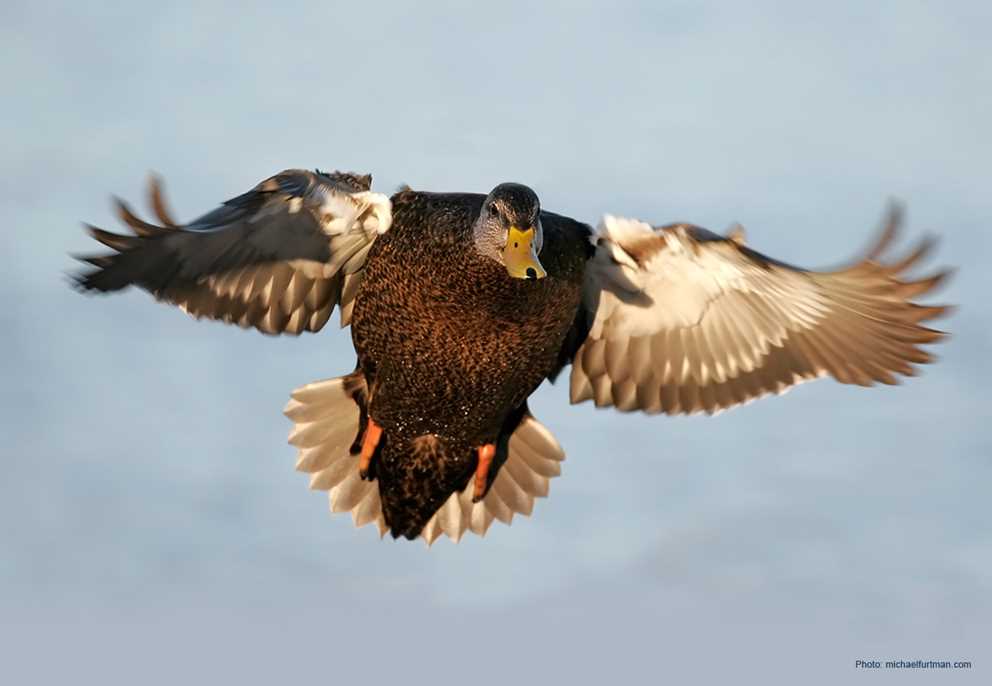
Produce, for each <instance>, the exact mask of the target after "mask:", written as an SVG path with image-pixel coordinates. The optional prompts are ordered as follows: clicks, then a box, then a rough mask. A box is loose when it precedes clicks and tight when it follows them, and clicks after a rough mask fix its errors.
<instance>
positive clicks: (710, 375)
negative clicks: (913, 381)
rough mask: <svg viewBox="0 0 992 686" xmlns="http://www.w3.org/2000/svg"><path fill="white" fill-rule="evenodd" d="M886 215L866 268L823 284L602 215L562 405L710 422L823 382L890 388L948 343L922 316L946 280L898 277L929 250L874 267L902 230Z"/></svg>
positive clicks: (742, 253)
mask: <svg viewBox="0 0 992 686" xmlns="http://www.w3.org/2000/svg"><path fill="white" fill-rule="evenodd" d="M900 219H901V212H900V211H899V209H898V208H893V209H892V211H890V213H889V215H888V217H887V219H886V221H885V224H884V227H883V229H882V231H881V233H880V236H879V238H878V239H877V240H876V241H875V242H874V244H873V245H872V247H871V248H870V249H869V250H868V251H867V253H866V254H865V256H864V257H863V258H861V259H860V260H858V261H856V262H855V263H854V264H851V265H849V266H847V267H844V268H841V269H837V270H834V271H823V272H816V271H808V270H803V269H799V268H797V267H793V266H790V265H787V264H785V263H783V262H779V261H777V260H774V259H772V258H769V257H767V256H765V255H762V254H761V253H758V252H756V251H754V250H752V249H750V248H748V247H746V246H745V245H743V238H742V235H743V234H740V233H735V234H733V235H731V236H728V237H726V238H724V237H720V236H717V235H716V234H713V233H711V232H709V231H706V230H705V229H700V228H698V227H694V226H691V225H687V224H672V225H669V226H665V227H659V228H653V227H650V226H648V225H647V224H644V223H643V222H638V221H634V220H627V219H617V218H613V217H609V216H607V217H606V219H605V220H604V223H603V224H602V225H601V226H600V235H599V239H598V243H597V249H596V254H595V255H594V256H593V258H592V261H591V262H590V266H589V269H588V270H587V276H586V284H585V297H584V307H585V309H586V312H587V315H588V317H589V320H590V321H589V332H590V333H589V336H588V337H587V339H586V340H585V342H584V343H583V344H582V346H581V347H580V348H579V349H578V352H577V353H576V355H575V358H574V360H573V365H572V378H571V383H572V393H571V398H572V402H581V401H583V400H588V399H590V398H591V399H593V400H594V401H595V403H596V405H598V406H607V405H613V406H615V407H617V409H620V410H622V411H630V410H643V411H645V412H665V413H668V414H690V413H693V412H706V413H710V414H711V413H714V412H719V411H721V410H723V409H727V408H729V407H733V406H735V405H740V404H742V403H745V402H748V401H750V400H753V399H755V398H758V397H760V396H763V395H766V394H770V393H782V392H784V391H786V390H787V389H788V388H790V387H791V386H793V385H795V384H797V383H800V382H802V381H806V380H810V379H815V378H818V377H820V376H825V375H830V376H833V377H834V378H835V379H837V380H838V381H841V382H843V383H849V384H858V385H862V386H872V385H874V384H876V383H883V384H895V383H898V378H899V376H914V375H915V374H916V370H915V368H914V367H913V365H914V364H924V363H927V362H930V361H931V360H932V357H931V356H930V354H929V353H928V352H927V351H926V350H924V349H922V348H921V347H920V346H921V345H924V344H929V343H934V342H936V341H939V340H940V339H941V338H942V337H943V336H944V335H945V334H944V333H943V332H941V331H937V330H935V329H931V328H928V327H926V326H924V325H923V324H921V322H926V321H928V320H930V319H933V318H936V317H939V316H941V315H944V314H946V313H947V311H948V310H949V308H948V306H946V305H921V304H917V303H914V302H911V300H910V299H911V298H915V297H918V296H922V295H926V294H929V293H930V292H932V291H933V290H935V289H936V288H938V287H939V286H941V285H942V284H943V283H945V282H946V280H947V278H948V276H949V275H950V273H951V272H950V271H949V270H942V271H938V272H936V273H933V274H926V275H922V276H919V277H915V278H907V277H906V275H905V272H906V271H907V270H908V269H910V268H912V267H916V266H917V265H918V264H919V263H920V261H921V260H922V259H924V258H925V257H927V256H928V255H930V254H931V253H932V252H933V250H934V247H935V245H936V241H935V240H934V239H933V238H932V237H926V238H924V239H923V240H922V241H920V243H918V244H916V245H915V246H914V247H913V248H912V249H911V250H909V251H908V252H906V253H905V254H903V255H901V256H899V257H896V258H894V259H892V260H888V261H886V260H884V255H885V254H886V252H887V251H888V250H889V249H890V248H891V246H892V244H893V241H894V240H895V238H896V236H897V234H898V231H899V227H900Z"/></svg>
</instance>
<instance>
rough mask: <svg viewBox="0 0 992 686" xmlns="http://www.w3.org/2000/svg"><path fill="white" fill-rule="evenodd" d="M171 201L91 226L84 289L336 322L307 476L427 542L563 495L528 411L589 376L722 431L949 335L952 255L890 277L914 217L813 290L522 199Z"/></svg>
mask: <svg viewBox="0 0 992 686" xmlns="http://www.w3.org/2000/svg"><path fill="white" fill-rule="evenodd" d="M150 204H151V206H152V208H153V210H154V212H155V214H156V216H157V217H158V219H159V221H160V225H157V224H151V223H148V222H145V221H144V220H142V219H140V218H138V217H137V216H136V215H135V214H134V213H133V212H132V211H131V210H130V208H128V207H127V205H125V204H124V203H122V202H119V203H118V213H119V216H120V218H121V219H122V221H123V222H124V223H125V224H126V225H127V226H128V227H130V229H131V231H132V233H133V235H118V234H112V233H109V232H106V231H103V230H101V229H97V228H95V227H90V229H89V230H90V234H91V235H92V236H93V237H94V238H95V239H96V240H97V241H99V242H101V243H103V244H104V245H106V246H107V247H109V248H111V249H112V250H113V251H114V252H112V253H110V254H104V255H95V256H89V257H84V258H81V259H83V260H84V261H86V262H87V263H89V264H90V265H92V266H93V267H94V269H92V270H90V271H87V272H85V273H82V274H80V275H79V276H78V277H77V284H78V285H79V287H80V288H82V289H84V290H89V291H102V292H109V291H116V290H120V289H122V288H125V287H127V286H130V285H135V286H138V287H140V288H143V289H145V290H147V291H149V292H151V293H152V294H153V295H154V296H155V297H156V298H158V299H161V300H164V301H167V302H170V303H173V304H176V305H179V306H180V307H182V308H183V309H185V310H186V311H187V312H189V313H190V314H192V315H194V316H196V317H197V318H200V317H207V318H211V319H217V320H221V321H225V322H230V323H236V324H238V325H240V326H244V327H253V328H256V329H258V330H260V331H263V332H265V333H268V334H280V333H286V334H293V335H295V334H299V333H301V332H302V331H318V330H320V329H321V328H322V327H323V326H324V324H325V323H326V322H327V320H328V318H329V317H330V314H331V310H332V309H333V308H334V306H335V305H339V306H340V308H341V322H342V325H347V324H349V323H351V325H352V340H353V342H354V346H355V350H356V352H357V355H358V365H357V368H355V370H354V371H353V372H352V373H350V374H348V375H346V376H343V377H339V378H336V379H328V380H324V381H318V382H314V383H312V384H307V385H306V386H303V387H301V388H298V389H297V390H296V391H294V392H293V394H292V400H291V401H290V403H289V405H288V406H287V408H286V414H287V415H288V416H289V417H290V419H291V420H292V421H293V422H294V424H295V428H294V429H293V432H292V433H291V435H290V442H291V443H292V444H293V445H295V446H297V447H298V448H299V460H298V462H297V468H298V469H299V470H301V471H304V472H307V473H309V474H311V475H312V477H311V487H312V488H316V489H320V490H327V491H329V492H330V501H331V509H332V510H333V511H336V512H338V511H347V512H351V513H352V516H353V518H354V520H355V523H356V524H358V525H364V524H367V523H372V522H375V523H376V524H377V526H378V528H379V530H380V532H382V533H384V532H385V531H387V530H389V531H391V532H392V535H393V536H394V537H398V536H405V537H408V538H413V537H416V536H418V535H420V536H422V537H423V538H424V539H425V540H426V541H427V542H428V543H430V542H432V541H433V540H434V539H435V538H437V537H438V536H439V535H440V534H441V533H445V534H447V535H448V536H450V537H451V538H452V539H454V540H458V539H459V538H460V537H461V536H462V534H463V533H464V532H465V531H472V532H474V533H477V534H480V535H481V534H484V533H485V532H486V530H487V529H488V527H489V526H490V524H491V522H492V521H493V520H494V519H498V520H500V521H502V522H505V523H509V521H510V519H511V518H512V517H513V515H514V514H530V512H531V509H532V508H533V504H534V499H535V498H537V497H542V496H545V495H547V493H548V484H549V481H550V479H551V478H553V477H555V476H557V475H558V474H559V471H560V466H559V463H560V462H561V460H563V459H564V453H563V451H562V450H561V448H560V446H559V445H558V444H557V442H556V441H555V439H554V437H553V436H552V435H551V433H550V432H549V431H548V430H547V429H546V428H545V427H544V426H542V425H541V424H540V422H538V421H537V420H536V419H535V418H534V417H533V416H531V414H530V412H529V411H528V408H527V398H528V397H529V396H530V394H531V393H532V392H533V391H534V390H535V389H536V388H537V387H538V385H540V384H541V382H542V381H543V380H544V379H546V378H551V379H554V378H555V377H556V376H557V375H558V373H559V372H560V371H561V370H562V368H563V367H564V366H566V365H568V364H572V373H571V379H570V385H571V394H572V402H581V401H584V400H588V399H591V400H594V401H595V403H596V404H597V405H598V406H614V407H616V408H617V409H620V410H622V411H630V410H641V411H644V412H647V413H656V412H664V413H668V414H683V413H693V412H706V413H713V412H716V411H719V410H723V409H727V408H730V407H733V406H735V405H739V404H741V403H744V402H747V401H749V400H752V399H754V398H757V397H760V396H762V395H765V394H769V393H781V392H783V391H784V390H786V389H787V388H789V387H790V386H792V385H794V384H796V383H799V382H801V381H804V380H807V379H812V378H816V377H819V376H824V375H830V376H833V377H834V378H836V379H837V380H838V381H841V382H843V383H854V384H860V385H871V384H873V383H875V382H881V383H885V384H890V383H896V381H897V377H898V375H913V374H915V368H914V367H913V365H914V364H921V363H925V362H929V361H931V357H930V355H929V353H928V352H927V351H926V350H925V349H924V347H923V346H925V345H928V344H932V343H934V342H936V341H938V340H939V339H940V338H941V337H942V336H943V335H944V334H943V333H942V332H940V331H937V330H934V329H931V328H928V327H926V326H924V325H923V324H922V322H925V321H928V320H930V319H932V318H935V317H937V316H940V315H943V314H945V313H946V312H947V308H946V307H945V306H935V305H919V304H916V303H915V302H913V301H912V300H913V299H915V298H918V297H919V296H922V295H925V294H927V293H929V292H931V291H932V290H933V289H934V288H936V287H937V286H939V285H940V283H941V282H942V281H944V279H945V278H946V276H947V272H946V271H943V272H938V273H936V274H933V275H929V276H924V277H922V278H917V279H910V278H908V277H907V276H906V275H905V274H906V272H907V270H909V269H910V268H914V267H917V266H918V263H919V262H920V260H922V259H923V257H925V256H926V255H927V254H928V253H929V252H930V251H931V249H932V248H933V242H932V241H924V242H923V243H922V244H920V246H919V247H918V248H916V249H915V250H914V251H912V252H910V253H909V254H907V255H905V256H903V257H902V258H897V259H891V258H887V257H885V255H886V253H887V252H888V250H889V248H890V247H891V244H892V242H893V239H894V237H895V234H896V229H897V227H898V225H899V222H900V218H901V217H900V214H899V213H898V212H897V211H893V213H892V214H891V215H890V217H889V220H888V222H887V224H886V227H885V229H884V231H883V234H882V237H881V239H880V240H879V241H878V242H877V244H876V245H875V247H874V248H873V249H872V250H870V251H869V252H868V253H867V254H866V255H865V256H864V257H863V258H861V259H858V260H856V261H855V262H854V263H852V264H851V265H850V266H848V267H845V268H842V269H838V270H834V271H830V272H816V271H810V270H805V269H801V268H798V267H793V266H791V265H788V264H785V263H783V262H780V261H778V260H775V259H773V258H771V257H768V256H766V255H763V254H761V253H759V252H757V251H755V250H752V249H751V248H749V247H747V246H746V245H745V243H744V232H743V229H741V228H739V227H736V228H735V229H734V230H733V231H732V232H731V233H730V234H729V235H728V236H719V235H717V234H714V233H712V232H710V231H707V230H705V229H701V228H699V227H695V226H692V225H689V224H670V225H667V226H661V227H652V226H650V225H648V224H644V223H642V222H638V221H636V220H626V219H617V218H613V217H610V216H607V217H606V218H605V219H604V222H603V224H602V225H601V226H600V228H599V230H598V231H597V232H593V230H592V229H591V228H590V227H589V226H587V225H586V224H582V223H580V222H577V221H575V220H572V219H568V218H567V217H563V216H559V215H556V214H553V213H550V212H546V211H542V210H541V209H540V206H539V203H538V199H537V196H536V195H535V194H534V192H533V191H532V190H530V189H529V188H527V187H525V186H521V185H518V184H501V185H499V186H497V187H496V188H494V189H493V191H492V192H491V193H490V194H489V195H488V196H484V195H473V194H464V193H448V194H442V193H426V192H417V191H413V190H410V189H408V188H405V189H403V190H401V191H399V192H398V193H396V194H395V195H393V196H392V197H391V198H387V197H386V196H384V195H381V194H378V193H373V192H372V191H371V177H369V176H367V175H357V174H351V173H341V172H334V173H329V174H328V173H322V172H308V171H302V170H287V171H285V172H282V173H280V174H277V175H275V176H273V177H271V178H269V179H266V180H265V181H263V182H261V183H259V184H258V185H257V186H256V187H255V188H253V189H252V190H250V191H248V192H247V193H244V194H242V195H239V196H237V197H235V198H233V199H232V200H229V201H227V202H226V203H224V204H223V205H222V206H221V207H220V208H218V209H216V210H214V211H212V212H210V213H208V214H206V215H204V216H202V217H200V218H199V219H196V220H194V221H192V222H190V223H188V224H185V225H183V224H180V223H178V222H177V221H176V220H175V219H173V215H172V214H171V212H170V211H169V210H168V208H167V205H166V203H165V200H164V198H163V197H162V193H161V188H160V185H159V183H158V181H157V180H153V183H152V186H151V190H150ZM370 420H374V422H375V424H374V425H371V424H370ZM370 426H372V428H373V429H375V431H369V427H370ZM380 429H381V433H379V430H380ZM370 436H372V437H374V438H373V439H371V442H370V438H369V437H370ZM484 445H489V446H490V447H489V448H487V450H489V451H492V447H491V446H492V445H495V457H493V460H492V467H491V468H490V469H489V472H488V475H486V474H485V470H481V471H480V474H481V475H480V476H479V479H480V482H479V483H480V488H481V484H482V483H483V482H485V490H484V493H483V497H481V500H480V502H473V499H472V498H471V495H472V493H471V491H472V489H471V488H469V487H468V485H469V483H470V481H471V479H472V475H473V473H474V471H475V468H476V463H477V460H478V458H477V450H478V449H479V448H480V447H481V446H484ZM363 447H367V452H366V453H365V454H366V455H371V461H370V462H369V466H368V474H367V476H368V477H369V479H371V480H363V479H362V474H361V473H360V471H359V468H358V465H359V460H358V455H359V453H360V452H361V451H362V449H363ZM491 454H492V453H491V452H489V453H487V458H486V459H487V460H488V456H489V455H491ZM483 464H485V463H483ZM486 476H487V478H484V477H486Z"/></svg>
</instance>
